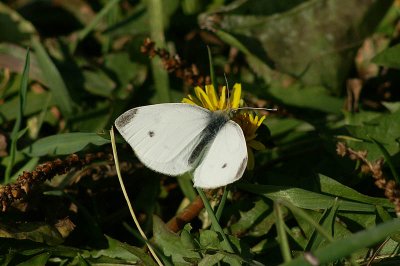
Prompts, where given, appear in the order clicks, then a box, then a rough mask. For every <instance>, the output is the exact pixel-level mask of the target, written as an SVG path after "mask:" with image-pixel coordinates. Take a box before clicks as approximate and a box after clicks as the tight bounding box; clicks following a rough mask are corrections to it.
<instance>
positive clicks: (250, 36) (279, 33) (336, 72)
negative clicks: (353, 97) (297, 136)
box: [200, 0, 393, 94]
mask: <svg viewBox="0 0 400 266" xmlns="http://www.w3.org/2000/svg"><path fill="white" fill-rule="evenodd" d="M258 2H259V1H257V0H242V1H233V2H232V3H231V4H230V5H229V6H224V7H223V8H221V9H219V10H216V11H214V12H212V13H207V14H203V15H202V16H201V17H200V26H201V27H204V28H207V29H210V30H212V31H213V32H216V34H218V33H219V32H220V31H224V32H226V33H227V34H229V35H231V36H234V39H235V40H236V42H233V41H229V40H227V39H226V38H225V39H224V41H226V42H228V44H230V45H233V46H235V47H236V48H238V49H239V50H241V47H246V49H248V50H250V51H252V54H251V56H254V57H255V58H257V59H258V61H259V62H262V65H264V66H266V67H268V66H269V67H271V66H273V67H275V68H276V69H277V70H279V71H281V72H283V73H287V74H290V75H292V76H294V77H296V78H299V79H300V80H301V81H302V82H303V83H305V84H308V85H322V86H324V87H328V88H331V90H332V91H334V92H336V93H337V94H338V93H339V92H340V91H341V90H342V84H343V83H344V81H345V79H347V78H348V75H349V73H350V71H351V70H352V67H351V65H352V62H353V60H354V55H355V53H356V51H357V49H358V47H359V46H360V45H361V43H362V41H363V39H364V38H366V37H367V36H368V35H369V34H371V33H373V32H374V29H375V27H376V26H377V25H378V24H379V22H380V21H381V19H382V18H383V16H384V15H385V13H386V11H387V10H388V9H389V7H390V6H391V4H392V2H393V1H392V0H384V1H379V2H376V1H371V2H369V3H364V4H363V5H360V4H359V2H358V1H354V0H353V1H346V3H341V2H338V1H335V0H311V1H285V2H281V1H276V2H269V3H268V5H266V4H264V5H261V4H259V3H258ZM299 3H300V4H299ZM344 22H345V23H344ZM237 42H240V45H237V44H236V43H237ZM245 55H246V57H248V54H246V53H245ZM251 60H253V58H252V59H251ZM248 61H250V60H248ZM259 65H260V64H259ZM259 65H257V67H258V68H259ZM254 71H256V72H257V71H259V70H258V69H257V68H254ZM262 77H263V78H265V79H266V80H267V82H268V80H270V79H271V78H272V77H271V76H268V75H265V76H262Z"/></svg>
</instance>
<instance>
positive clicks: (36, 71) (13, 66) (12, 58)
mask: <svg viewBox="0 0 400 266" xmlns="http://www.w3.org/2000/svg"><path fill="white" fill-rule="evenodd" d="M25 60H26V48H23V47H21V46H18V45H15V44H12V43H1V44H0V67H2V68H8V69H10V71H11V72H15V73H21V74H22V71H23V66H24V63H25ZM30 61H31V63H30V70H29V77H30V79H32V80H37V81H40V82H41V83H43V84H45V85H46V86H48V84H46V83H45V81H44V78H43V74H42V72H41V70H40V68H39V66H38V63H37V60H36V55H35V53H33V52H32V51H31V52H30Z"/></svg>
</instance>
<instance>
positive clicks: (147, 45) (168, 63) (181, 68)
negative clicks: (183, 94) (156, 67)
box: [140, 38, 211, 86]
mask: <svg viewBox="0 0 400 266" xmlns="http://www.w3.org/2000/svg"><path fill="white" fill-rule="evenodd" d="M140 51H141V52H142V53H143V54H145V55H148V56H149V57H150V58H153V57H155V56H158V57H160V58H161V60H162V63H163V65H164V68H165V69H166V70H167V71H168V72H169V73H173V74H175V76H176V77H177V78H180V79H182V80H183V81H184V82H185V83H186V84H188V85H190V86H192V85H197V86H203V85H204V84H211V80H210V77H209V76H203V75H201V74H200V73H199V70H198V68H197V66H196V65H194V64H192V65H190V66H189V65H188V64H186V63H185V61H182V60H181V59H180V57H179V55H171V54H170V53H169V52H168V51H167V50H165V49H160V48H156V45H155V43H154V42H153V41H152V40H151V39H150V38H146V39H145V40H144V42H143V45H142V46H141V47H140Z"/></svg>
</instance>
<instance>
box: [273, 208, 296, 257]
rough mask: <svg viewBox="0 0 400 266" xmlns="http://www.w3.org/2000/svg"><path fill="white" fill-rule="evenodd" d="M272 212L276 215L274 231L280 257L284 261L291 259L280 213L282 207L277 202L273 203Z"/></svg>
mask: <svg viewBox="0 0 400 266" xmlns="http://www.w3.org/2000/svg"><path fill="white" fill-rule="evenodd" d="M274 212H275V216H276V231H277V233H278V242H279V246H280V249H281V253H282V257H283V260H284V261H285V262H289V261H291V260H292V256H291V252H290V246H289V241H288V238H287V235H286V230H285V221H284V219H283V215H282V207H281V206H280V204H279V203H275V204H274Z"/></svg>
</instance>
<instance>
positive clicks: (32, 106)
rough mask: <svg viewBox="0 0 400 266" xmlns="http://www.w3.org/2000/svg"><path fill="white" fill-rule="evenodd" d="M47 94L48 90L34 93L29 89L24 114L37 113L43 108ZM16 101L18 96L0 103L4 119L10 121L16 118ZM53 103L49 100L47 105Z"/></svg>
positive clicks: (0, 111)
mask: <svg viewBox="0 0 400 266" xmlns="http://www.w3.org/2000/svg"><path fill="white" fill-rule="evenodd" d="M48 96H49V93H48V92H41V93H35V92H32V91H29V92H28V93H27V95H26V109H25V111H24V115H25V116H29V115H32V114H35V113H39V112H40V111H41V110H42V109H43V106H45V105H46V101H47V98H48ZM18 101H19V99H18V97H13V98H12V99H9V100H7V101H6V102H5V103H4V104H1V105H0V114H1V116H2V117H3V118H4V119H5V120H7V121H11V120H14V119H17V116H18V111H17V110H16V107H17V106H18ZM53 103H54V102H52V101H51V100H50V103H49V105H50V106H51V105H52V104H53ZM49 116H50V114H49Z"/></svg>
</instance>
